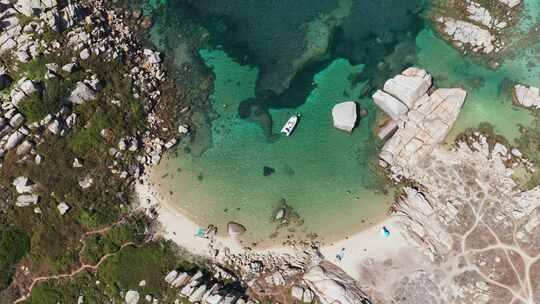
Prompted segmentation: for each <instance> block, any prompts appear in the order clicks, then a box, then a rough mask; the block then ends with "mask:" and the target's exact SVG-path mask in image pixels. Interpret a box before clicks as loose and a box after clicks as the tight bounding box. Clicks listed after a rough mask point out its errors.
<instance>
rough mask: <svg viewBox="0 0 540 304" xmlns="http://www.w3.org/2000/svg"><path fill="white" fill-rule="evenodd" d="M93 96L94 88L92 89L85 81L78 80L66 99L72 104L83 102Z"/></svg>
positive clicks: (91, 98) (94, 96)
mask: <svg viewBox="0 0 540 304" xmlns="http://www.w3.org/2000/svg"><path fill="white" fill-rule="evenodd" d="M95 98H96V92H94V90H92V89H91V88H90V87H89V86H88V85H87V84H86V83H84V82H78V83H77V85H76V86H75V89H74V90H73V91H72V92H71V95H70V96H69V97H68V101H70V102H71V103H74V104H83V103H85V102H87V101H90V100H93V99H95Z"/></svg>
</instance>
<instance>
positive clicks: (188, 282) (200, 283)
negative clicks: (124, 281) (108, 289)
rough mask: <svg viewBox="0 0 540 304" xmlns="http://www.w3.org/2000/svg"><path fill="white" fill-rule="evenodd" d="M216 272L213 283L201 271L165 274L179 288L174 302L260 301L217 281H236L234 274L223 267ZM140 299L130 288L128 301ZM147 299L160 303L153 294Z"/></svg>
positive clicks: (227, 303)
mask: <svg viewBox="0 0 540 304" xmlns="http://www.w3.org/2000/svg"><path fill="white" fill-rule="evenodd" d="M216 267H217V266H216ZM214 273H215V275H214V278H215V279H216V283H212V280H211V279H210V278H208V277H206V276H205V275H204V274H203V272H201V271H198V272H196V273H195V274H193V275H190V274H188V273H187V272H180V271H177V270H173V271H170V272H169V273H168V274H167V275H166V276H165V279H164V280H165V282H166V283H167V284H168V285H169V286H170V287H171V288H175V289H178V290H179V293H178V298H177V299H176V300H175V301H174V303H181V299H183V300H187V301H188V302H189V303H204V304H218V303H220V304H234V303H237V304H247V303H250V304H254V303H259V302H258V301H254V300H250V299H246V297H245V295H243V294H241V293H239V291H230V290H227V289H226V288H224V286H223V284H221V283H217V281H223V280H228V281H232V282H234V281H235V277H234V276H233V275H232V274H230V273H229V272H227V271H226V270H224V269H223V268H219V269H217V270H216V271H215V272H214ZM139 299H140V295H139V292H138V291H136V290H129V291H128V292H127V293H126V295H125V301H126V303H130V304H137V303H138V302H139ZM145 300H146V301H147V302H149V303H159V301H158V299H155V298H153V297H152V296H151V295H146V296H145ZM182 303H183V302H182Z"/></svg>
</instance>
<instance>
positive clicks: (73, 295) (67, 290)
mask: <svg viewBox="0 0 540 304" xmlns="http://www.w3.org/2000/svg"><path fill="white" fill-rule="evenodd" d="M81 295H82V296H84V303H96V304H97V303H110V301H108V297H107V296H106V295H104V293H103V291H102V288H101V287H100V285H97V284H96V278H95V276H94V275H92V274H90V273H82V274H79V275H77V276H75V277H73V278H70V279H69V280H49V281H46V282H43V283H41V284H38V285H36V286H35V287H34V289H32V293H31V294H30V298H29V299H28V300H27V301H26V303H28V304H57V303H77V300H78V298H79V296H81Z"/></svg>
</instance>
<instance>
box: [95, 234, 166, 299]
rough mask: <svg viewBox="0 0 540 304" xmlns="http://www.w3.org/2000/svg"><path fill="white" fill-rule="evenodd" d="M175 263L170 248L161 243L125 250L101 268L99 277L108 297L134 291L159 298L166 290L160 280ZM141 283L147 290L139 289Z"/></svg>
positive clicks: (163, 282)
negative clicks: (105, 287)
mask: <svg viewBox="0 0 540 304" xmlns="http://www.w3.org/2000/svg"><path fill="white" fill-rule="evenodd" d="M175 259H176V255H175V254H174V252H173V251H172V250H171V247H170V246H168V245H167V244H166V243H163V242H160V243H150V244H147V245H145V246H143V247H140V248H135V247H125V248H124V249H122V250H121V251H119V252H118V253H117V254H116V255H114V256H112V257H110V258H108V259H107V260H106V262H105V263H103V264H102V266H101V267H100V269H99V271H98V277H99V279H100V280H101V281H102V282H104V283H106V286H107V288H108V293H109V295H110V296H111V297H115V296H117V295H118V294H119V292H120V291H126V290H129V289H135V288H137V289H138V290H139V291H141V292H143V293H150V294H161V293H162V291H163V290H165V289H167V285H166V283H165V281H164V280H163V278H164V277H165V275H166V274H167V273H168V272H169V271H170V270H171V269H174V268H175V266H176V263H175ZM142 280H145V281H146V286H144V287H143V288H139V287H138V286H139V282H140V281H142Z"/></svg>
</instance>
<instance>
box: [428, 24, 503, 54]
mask: <svg viewBox="0 0 540 304" xmlns="http://www.w3.org/2000/svg"><path fill="white" fill-rule="evenodd" d="M437 21H438V22H439V23H441V24H442V25H443V28H442V30H443V31H444V32H445V33H446V34H447V35H449V36H450V39H451V40H452V41H454V42H455V43H456V44H457V46H458V47H462V46H463V45H464V44H466V45H469V46H470V47H471V48H472V50H473V51H474V52H476V53H485V54H489V53H491V52H493V51H496V50H498V49H497V48H496V47H495V45H494V43H495V40H496V38H495V37H494V36H493V35H492V34H491V32H490V31H489V30H487V29H484V28H481V27H480V26H478V25H475V24H472V23H469V22H467V21H463V20H457V19H454V18H451V17H440V18H438V19H437Z"/></svg>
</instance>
